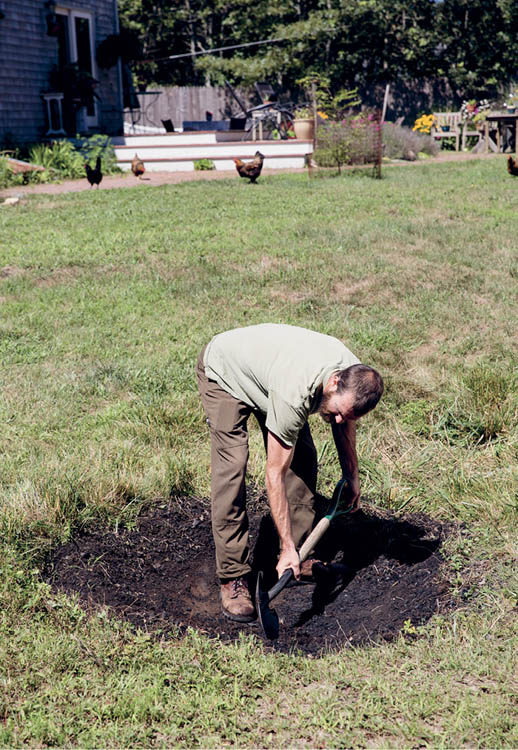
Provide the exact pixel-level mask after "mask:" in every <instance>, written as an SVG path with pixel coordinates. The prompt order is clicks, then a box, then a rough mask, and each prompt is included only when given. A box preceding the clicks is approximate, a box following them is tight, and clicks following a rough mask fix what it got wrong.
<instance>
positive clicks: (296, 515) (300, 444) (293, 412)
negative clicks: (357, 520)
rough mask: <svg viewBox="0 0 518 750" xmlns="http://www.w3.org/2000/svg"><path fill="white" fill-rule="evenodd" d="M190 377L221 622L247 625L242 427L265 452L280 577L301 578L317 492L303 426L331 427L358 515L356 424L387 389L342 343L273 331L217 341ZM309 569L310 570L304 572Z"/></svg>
mask: <svg viewBox="0 0 518 750" xmlns="http://www.w3.org/2000/svg"><path fill="white" fill-rule="evenodd" d="M196 374H197V377H198V386H199V390H200V396H201V400H202V404H203V408H204V411H205V414H206V416H207V423H208V425H209V429H210V437H211V508H212V531H213V535H214V543H215V547H216V573H217V575H218V577H219V579H220V583H221V603H222V608H223V613H224V614H225V615H226V616H227V617H229V618H230V619H232V620H237V621H239V622H250V621H251V620H253V619H254V618H255V610H254V605H253V602H252V598H251V596H250V593H249V590H248V580H247V577H248V574H249V573H250V570H251V566H250V562H249V557H250V546H249V538H248V517H247V513H246V492H245V474H246V467H247V462H248V431H247V421H248V417H249V416H250V414H254V416H255V417H256V419H257V421H258V422H259V425H260V427H261V430H262V432H263V438H264V444H265V448H266V489H267V493H268V500H269V503H270V509H271V513H272V518H273V520H274V523H275V526H276V528H277V532H278V534H279V541H280V556H279V560H278V563H277V573H278V575H279V576H281V575H282V573H283V571H284V570H286V569H287V568H293V571H294V574H295V577H297V578H298V577H299V576H300V573H301V569H300V565H299V556H298V553H297V547H298V546H299V545H300V543H301V542H302V541H303V539H304V538H305V536H307V534H308V533H309V532H310V531H311V528H312V525H313V521H314V516H315V509H314V500H315V492H316V484H317V454H316V449H315V446H314V443H313V439H312V437H311V432H310V429H309V425H308V417H309V416H310V415H311V414H316V413H318V414H320V416H321V417H322V419H324V420H325V421H326V422H328V423H329V424H330V425H331V429H332V432H333V438H334V442H335V445H336V450H337V453H338V458H339V461H340V466H341V469H342V474H343V476H344V477H345V478H346V479H347V480H348V482H349V485H350V488H351V495H352V504H353V509H354V510H356V509H357V508H358V503H359V498H360V484H359V479H358V459H357V455H356V427H355V422H356V420H357V419H359V418H360V417H362V416H363V415H364V414H366V413H367V412H369V411H370V410H371V409H373V408H374V407H375V406H376V404H377V403H378V401H379V399H380V398H381V396H382V393H383V380H382V378H381V376H380V374H379V373H378V372H377V371H376V370H374V369H373V368H372V367H368V366H367V365H363V364H361V363H360V361H359V359H358V358H357V357H355V355H354V354H353V353H352V352H350V351H349V349H347V348H346V347H345V346H344V344H342V342H341V341H339V340H338V339H335V338H333V337H332V336H326V335H324V334H321V333H317V332H315V331H310V330H307V329H305V328H298V327H296V326H288V325H278V324H273V323H264V324H262V325H255V326H249V327H246V328H236V329H234V330H232V331H226V332H225V333H220V334H218V335H217V336H215V337H214V338H213V339H212V341H210V342H209V344H208V345H207V346H206V347H205V348H204V349H203V350H202V352H201V353H200V356H199V358H198V363H197V367H196ZM312 563H313V561H308V560H307V561H306V562H305V563H304V564H303V570H302V572H303V573H305V572H306V570H304V565H306V567H307V572H309V571H310V569H311V565H312ZM308 566H309V567H308Z"/></svg>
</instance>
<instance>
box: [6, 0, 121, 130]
mask: <svg viewBox="0 0 518 750" xmlns="http://www.w3.org/2000/svg"><path fill="white" fill-rule="evenodd" d="M60 5H61V3H60ZM62 6H63V7H64V8H70V9H73V10H78V11H88V12H90V13H91V14H92V21H93V34H94V47H95V48H97V46H98V44H99V43H100V42H101V41H102V40H103V39H105V38H106V37H107V36H108V35H109V34H114V33H116V30H117V19H116V5H115V2H114V0H77V2H74V3H68V2H66V0H64V1H63V3H62ZM1 7H2V10H3V12H4V13H5V18H3V19H2V20H0V141H1V140H3V139H4V138H5V136H6V134H7V133H10V134H11V135H12V136H13V137H14V139H15V140H16V141H37V140H41V139H42V138H44V137H45V132H46V130H47V124H46V117H45V103H44V101H43V100H42V98H41V94H42V92H43V91H47V90H48V89H49V74H50V71H51V70H52V68H53V66H54V65H56V63H57V40H56V38H55V37H50V36H47V23H46V15H47V12H48V11H47V9H46V8H45V6H44V2H43V0H4V2H3V3H2V6H1ZM96 74H97V78H98V80H99V85H98V87H97V93H98V94H99V96H100V102H99V125H98V127H97V128H96V130H97V131H100V132H103V133H108V134H110V135H115V134H117V133H120V132H121V128H122V111H121V104H120V92H119V76H118V68H117V67H114V68H111V69H109V70H101V69H99V68H98V69H97V71H96Z"/></svg>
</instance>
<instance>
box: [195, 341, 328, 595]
mask: <svg viewBox="0 0 518 750" xmlns="http://www.w3.org/2000/svg"><path fill="white" fill-rule="evenodd" d="M203 354H204V350H202V352H201V354H200V356H199V358H198V362H197V365H196V375H197V378H198V387H199V391H200V396H201V401H202V404H203V409H204V411H205V414H206V416H207V424H208V425H209V430H210V439H211V509H212V533H213V536H214V544H215V547H216V573H217V575H218V576H219V578H220V579H222V580H229V579H232V578H239V577H240V576H243V575H246V574H247V573H249V572H250V570H251V566H250V563H249V559H250V543H249V534H248V516H247V513H246V489H245V475H246V466H247V463H248V430H247V422H248V417H249V416H250V414H254V415H255V417H256V418H257V420H258V422H259V425H260V427H261V430H262V433H263V438H264V441H265V447H266V439H267V434H268V430H267V428H266V426H265V419H266V418H265V415H264V414H262V413H261V412H259V411H257V410H255V409H252V407H251V406H249V405H248V404H245V403H244V402H243V401H239V400H238V399H236V398H234V397H233V396H231V395H230V394H229V393H227V392H226V391H224V390H223V388H221V387H220V386H219V385H218V384H217V383H216V382H215V381H214V380H209V379H208V378H207V376H206V375H205V368H204V366H203ZM316 482H317V453H316V449H315V445H314V443H313V438H312V437H311V432H310V430H309V425H308V423H307V422H306V424H305V425H304V427H303V428H302V430H301V431H300V433H299V437H298V440H297V442H296V444H295V450H294V454H293V459H292V462H291V466H290V468H289V469H288V471H287V474H286V495H287V498H288V505H289V509H290V517H291V527H292V535H293V541H294V543H295V545H296V546H297V547H298V546H299V544H300V542H301V541H302V539H303V538H304V537H305V536H306V535H307V533H308V532H309V531H310V530H311V527H312V524H313V520H314V516H315V510H314V501H315V490H316Z"/></svg>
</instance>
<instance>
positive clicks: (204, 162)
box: [194, 159, 216, 172]
mask: <svg viewBox="0 0 518 750" xmlns="http://www.w3.org/2000/svg"><path fill="white" fill-rule="evenodd" d="M194 169H195V171H196V172H203V171H205V170H210V169H216V167H215V166H214V162H213V161H212V159H196V160H195V162H194Z"/></svg>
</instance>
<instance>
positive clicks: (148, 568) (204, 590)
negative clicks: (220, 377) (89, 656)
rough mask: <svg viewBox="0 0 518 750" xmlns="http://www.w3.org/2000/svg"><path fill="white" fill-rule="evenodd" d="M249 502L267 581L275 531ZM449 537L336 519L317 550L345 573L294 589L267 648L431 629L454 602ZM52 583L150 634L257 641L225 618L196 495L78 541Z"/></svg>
mask: <svg viewBox="0 0 518 750" xmlns="http://www.w3.org/2000/svg"><path fill="white" fill-rule="evenodd" d="M250 505H251V506H252V507H251V508H250V525H251V534H252V537H251V538H252V540H257V543H256V547H255V551H254V558H253V567H254V572H255V573H256V571H257V570H259V569H261V570H265V571H266V577H269V579H270V581H273V580H274V577H275V574H274V573H273V570H274V564H275V562H274V561H275V555H276V545H277V542H276V534H275V532H274V531H273V528H272V522H271V519H270V517H269V515H268V513H267V507H266V505H265V503H264V500H260V499H259V500H255V501H254V502H252V503H250ZM448 531H449V529H447V528H446V527H445V526H444V525H442V524H441V523H439V522H437V521H434V520H432V519H431V518H428V517H427V516H424V515H408V516H405V517H403V518H399V519H397V518H396V517H395V516H393V515H392V514H390V513H388V512H384V511H383V512H382V511H379V510H376V511H375V510H374V509H372V508H369V509H368V510H366V511H360V512H358V513H356V514H355V515H354V516H347V517H345V518H344V520H338V521H336V522H334V525H333V527H332V528H331V529H330V530H329V531H328V533H327V534H326V536H325V537H324V539H323V540H322V542H321V545H322V547H321V549H320V550H317V552H318V554H319V557H321V559H325V560H330V561H331V560H333V561H334V562H335V563H340V565H341V566H342V567H340V568H339V571H340V574H337V575H336V576H334V577H333V578H332V579H331V582H330V583H328V584H326V585H325V586H323V585H314V584H299V585H296V586H292V587H290V588H287V589H285V590H284V591H283V592H282V593H281V594H280V595H279V596H278V597H277V598H276V599H275V602H274V606H275V609H276V611H277V613H278V615H279V618H280V623H281V626H280V631H281V632H280V637H279V640H278V641H276V642H275V646H273V645H272V647H275V648H278V649H280V650H282V651H287V650H290V649H292V648H299V649H300V650H302V651H303V652H305V653H307V654H318V653H320V652H321V651H323V650H329V649H335V648H338V647H341V646H344V645H347V644H354V645H360V644H364V643H367V642H372V641H373V640H378V639H384V640H390V639H392V638H393V637H395V636H396V635H397V634H398V633H399V632H400V631H401V629H402V627H403V625H404V623H405V621H407V620H411V622H412V624H413V625H418V624H422V623H424V622H426V621H427V620H428V619H429V618H430V617H431V616H432V615H433V614H434V613H436V612H437V611H439V610H441V609H444V607H446V606H448V604H449V595H448V591H447V586H446V583H445V582H444V580H443V579H442V577H441V573H440V570H439V568H440V566H441V564H442V563H443V558H442V556H441V544H442V542H443V540H444V538H445V536H446V535H447V533H448ZM259 552H260V554H259ZM253 575H254V574H252V577H253ZM47 579H48V580H49V581H50V582H51V584H52V586H53V587H54V588H55V589H58V590H61V591H65V592H67V593H72V592H77V593H78V594H79V597H80V600H81V602H82V603H83V605H84V606H85V607H87V608H89V609H91V608H95V607H97V606H108V607H110V608H111V609H112V611H113V613H114V614H115V615H116V616H117V617H120V618H123V619H126V620H129V621H130V622H131V623H133V624H135V625H138V626H140V627H143V628H146V629H149V630H154V629H158V628H160V629H162V630H165V631H167V630H168V629H169V630H171V631H176V629H177V628H179V629H180V632H182V631H185V629H186V628H187V627H189V626H191V627H193V628H195V629H197V630H198V631H200V632H203V633H204V634H206V635H208V636H214V637H216V636H217V637H219V638H221V639H222V640H234V639H236V638H238V636H239V633H240V632H245V633H255V634H256V635H257V636H258V637H260V638H264V636H263V634H262V631H261V627H260V625H259V623H258V622H255V623H252V624H250V625H243V624H237V623H233V622H231V621H229V620H227V619H226V618H225V617H223V615H222V614H221V611H220V605H219V599H218V590H219V585H218V581H217V579H216V577H215V573H214V550H213V543H212V536H211V530H210V517H209V511H208V507H207V504H206V502H205V501H202V500H198V499H196V498H188V497H183V498H178V499H176V501H175V503H174V504H168V505H163V506H161V507H159V508H158V509H156V510H154V512H153V513H152V514H149V515H146V516H144V517H142V518H140V519H139V522H138V526H137V528H136V529H134V530H122V531H121V530H119V531H118V533H112V532H110V533H107V532H106V531H103V530H99V531H94V532H90V533H87V534H84V535H83V536H80V537H79V538H75V539H73V540H72V541H70V542H69V543H68V544H66V545H65V546H63V547H61V548H59V549H57V550H56V551H55V553H54V554H53V557H52V559H51V560H50V563H49V567H48V571H47ZM265 642H266V643H269V642H268V641H265Z"/></svg>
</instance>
